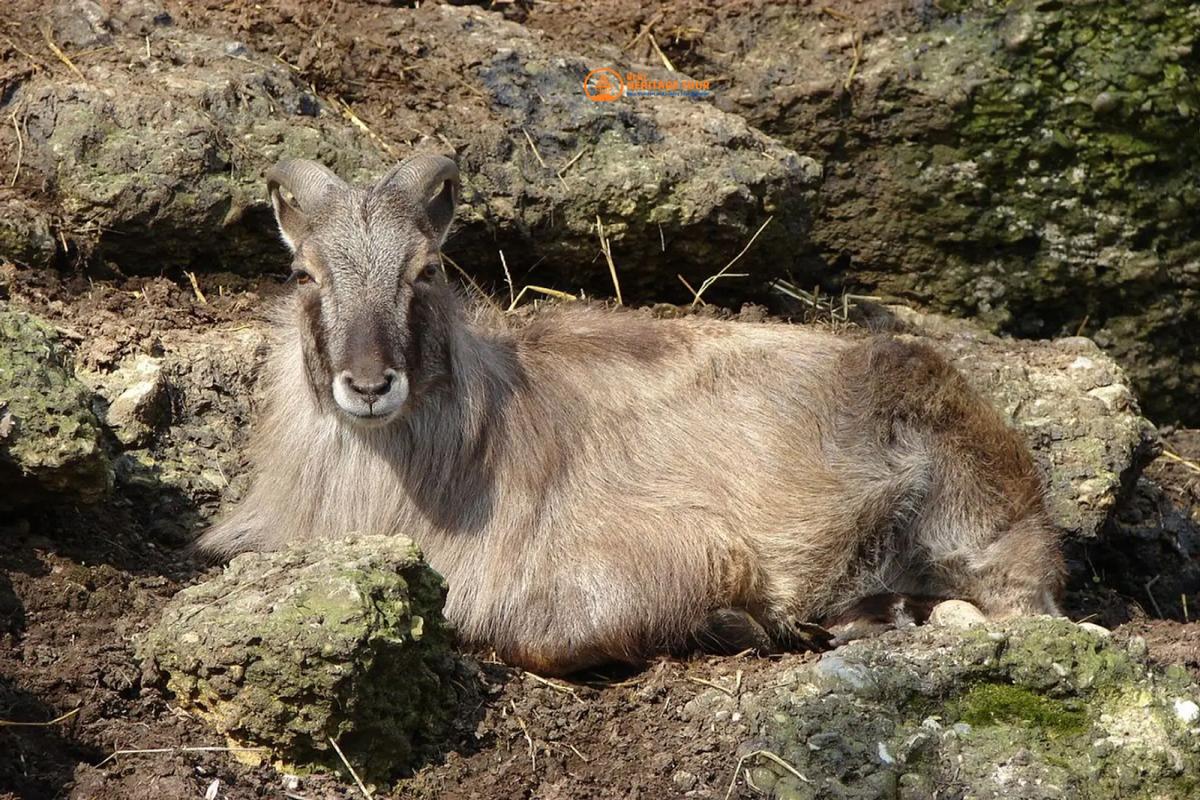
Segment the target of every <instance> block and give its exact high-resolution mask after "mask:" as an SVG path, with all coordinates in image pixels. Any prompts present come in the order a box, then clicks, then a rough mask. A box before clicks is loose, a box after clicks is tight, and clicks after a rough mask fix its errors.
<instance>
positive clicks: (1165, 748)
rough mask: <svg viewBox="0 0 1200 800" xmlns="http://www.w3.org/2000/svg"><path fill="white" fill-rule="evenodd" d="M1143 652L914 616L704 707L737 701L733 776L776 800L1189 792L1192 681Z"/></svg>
mask: <svg viewBox="0 0 1200 800" xmlns="http://www.w3.org/2000/svg"><path fill="white" fill-rule="evenodd" d="M1145 656H1146V647H1145V644H1144V643H1143V642H1141V640H1139V639H1134V640H1131V641H1130V642H1128V643H1127V644H1121V643H1118V642H1116V641H1114V640H1113V638H1112V637H1111V636H1109V635H1108V634H1107V633H1102V632H1096V631H1093V630H1086V629H1082V628H1080V627H1078V626H1076V625H1074V624H1073V623H1071V622H1068V621H1066V620H1055V619H1049V618H1042V619H1026V620H1021V621H1016V622H1012V623H1007V624H1004V625H1001V626H992V627H973V628H970V629H968V630H960V629H951V628H939V627H934V626H926V627H923V628H919V629H910V630H907V631H897V632H892V633H888V634H885V635H884V636H881V637H879V638H877V639H873V640H867V641H860V642H854V643H852V644H850V645H848V646H845V647H842V648H839V649H838V650H836V651H834V652H831V653H827V654H825V655H824V656H823V657H822V658H821V659H820V660H819V661H817V662H816V663H809V664H804V665H799V666H793V667H790V668H787V669H785V670H781V674H779V675H774V676H772V680H771V683H770V684H769V686H768V687H766V688H765V689H763V690H760V691H758V692H754V693H744V694H742V695H741V697H740V698H729V697H727V696H726V697H723V696H719V695H718V693H711V694H710V695H709V696H707V697H706V698H705V699H704V701H703V704H704V705H706V706H707V709H706V713H710V714H719V713H720V712H721V710H722V709H725V710H729V709H726V708H725V707H726V706H732V705H733V704H735V703H736V704H737V710H739V711H740V712H741V713H742V714H744V715H745V716H746V718H747V723H748V727H749V729H750V730H751V732H752V734H753V735H752V737H751V738H749V739H748V740H747V741H746V742H745V744H744V745H743V746H742V752H741V756H742V759H741V762H740V766H741V767H743V768H745V769H746V772H744V773H742V775H743V776H744V777H743V779H745V778H748V779H749V781H751V782H752V783H753V785H754V786H755V787H757V788H758V790H759V793H765V794H769V796H771V797H773V798H777V799H778V800H817V798H831V797H837V798H846V800H850V798H861V799H862V800H868V798H869V799H870V800H876V798H903V800H925V799H926V798H935V797H974V798H980V800H1049V798H1064V799H1065V798H1078V797H1095V798H1102V797H1105V798H1106V797H1138V798H1152V799H1153V800H1177V799H1178V798H1184V797H1194V796H1196V792H1197V791H1198V790H1200V706H1198V705H1197V701H1198V700H1200V688H1198V687H1197V686H1196V684H1195V683H1193V682H1192V681H1191V680H1190V678H1189V677H1188V674H1187V671H1186V670H1185V669H1183V668H1181V667H1172V668H1169V669H1167V670H1165V671H1161V670H1159V669H1155V668H1152V667H1151V666H1149V665H1148V664H1147V662H1146V657H1145ZM693 702H696V701H693ZM697 705H700V703H698V704H697ZM743 796H761V794H754V795H751V794H750V793H749V792H746V793H745V794H744V795H743Z"/></svg>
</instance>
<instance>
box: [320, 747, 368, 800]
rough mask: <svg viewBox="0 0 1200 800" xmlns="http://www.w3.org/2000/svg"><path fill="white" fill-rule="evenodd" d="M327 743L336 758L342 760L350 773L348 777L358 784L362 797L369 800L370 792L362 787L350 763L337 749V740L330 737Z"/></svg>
mask: <svg viewBox="0 0 1200 800" xmlns="http://www.w3.org/2000/svg"><path fill="white" fill-rule="evenodd" d="M329 743H330V744H331V745H333V749H334V751H335V752H337V754H338V758H340V759H341V760H342V763H343V764H345V765H346V769H347V770H349V771H350V777H351V778H354V782H355V783H356V784H358V790H359V791H360V792H362V794H363V797H365V798H367V800H371V797H372V795H371V792H370V791H369V790H368V789H367V787H366V786H365V785H363V782H362V778H360V777H358V773H357V772H355V771H354V767H352V766H350V762H349V761H348V760H347V759H346V754H345V753H343V752H342V748H340V747H338V743H337V740H336V739H334V738H333V737H332V736H330V737H329Z"/></svg>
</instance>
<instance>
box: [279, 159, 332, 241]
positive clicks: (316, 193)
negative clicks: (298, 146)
mask: <svg viewBox="0 0 1200 800" xmlns="http://www.w3.org/2000/svg"><path fill="white" fill-rule="evenodd" d="M347 188H348V187H347V186H346V183H345V181H343V180H342V179H341V178H339V177H338V176H337V175H334V174H333V173H332V172H330V171H329V170H328V169H327V168H326V167H324V166H322V165H321V164H318V163H316V162H315V161H304V160H300V159H287V160H284V161H280V162H279V163H278V164H276V165H275V166H273V167H271V169H269V170H267V194H268V195H269V196H270V198H271V208H272V209H274V211H275V221H276V222H277V223H278V224H279V234H280V235H281V236H282V237H283V242H284V244H286V245H287V246H288V248H289V249H290V250H291V251H292V252H293V253H294V252H296V250H297V249H298V248H299V247H300V243H301V242H302V241H304V237H305V236H307V235H308V232H309V230H310V226H309V223H310V220H311V219H312V215H313V214H315V213H316V212H317V211H318V210H319V209H320V207H321V206H322V205H324V204H325V203H326V202H328V200H329V196H330V194H331V193H332V192H335V191H340V190H345V189H347ZM284 190H286V191H287V192H288V193H290V194H291V196H292V201H291V202H289V201H288V200H287V198H285V197H284V196H283V191H284Z"/></svg>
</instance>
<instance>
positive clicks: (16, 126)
mask: <svg viewBox="0 0 1200 800" xmlns="http://www.w3.org/2000/svg"><path fill="white" fill-rule="evenodd" d="M9 119H11V120H12V124H13V130H14V131H16V134H17V166H16V169H14V170H13V174H12V178H11V179H10V180H9V181H8V185H9V186H16V185H17V178H20V177H21V160H22V159H23V158H24V157H25V137H23V136H22V135H21V123H19V122H17V112H16V111H13V113H12V114H10V115H9Z"/></svg>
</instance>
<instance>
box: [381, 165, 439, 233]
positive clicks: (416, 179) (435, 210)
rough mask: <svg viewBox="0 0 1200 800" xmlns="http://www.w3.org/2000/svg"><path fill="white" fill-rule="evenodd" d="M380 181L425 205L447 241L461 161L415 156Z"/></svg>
mask: <svg viewBox="0 0 1200 800" xmlns="http://www.w3.org/2000/svg"><path fill="white" fill-rule="evenodd" d="M378 185H379V188H381V189H383V190H385V191H391V192H399V193H401V194H404V195H407V196H408V197H409V198H411V199H413V200H416V202H417V203H418V204H419V206H420V208H422V209H424V211H425V214H426V215H427V217H428V219H429V224H430V227H431V228H432V230H433V234H434V236H435V237H436V238H437V240H438V243H439V245H440V244H443V243H445V241H446V234H447V233H449V231H450V223H451V222H453V221H454V207H455V206H456V205H457V204H458V165H457V164H455V163H454V162H453V161H451V160H450V159H448V158H446V157H445V156H434V155H419V156H413V157H412V158H410V159H408V160H407V161H405V162H404V163H403V164H401V165H400V166H398V167H396V168H395V169H393V170H392V171H391V172H389V173H388V174H387V175H386V176H384V178H383V180H381V181H380V182H379V184H378Z"/></svg>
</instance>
